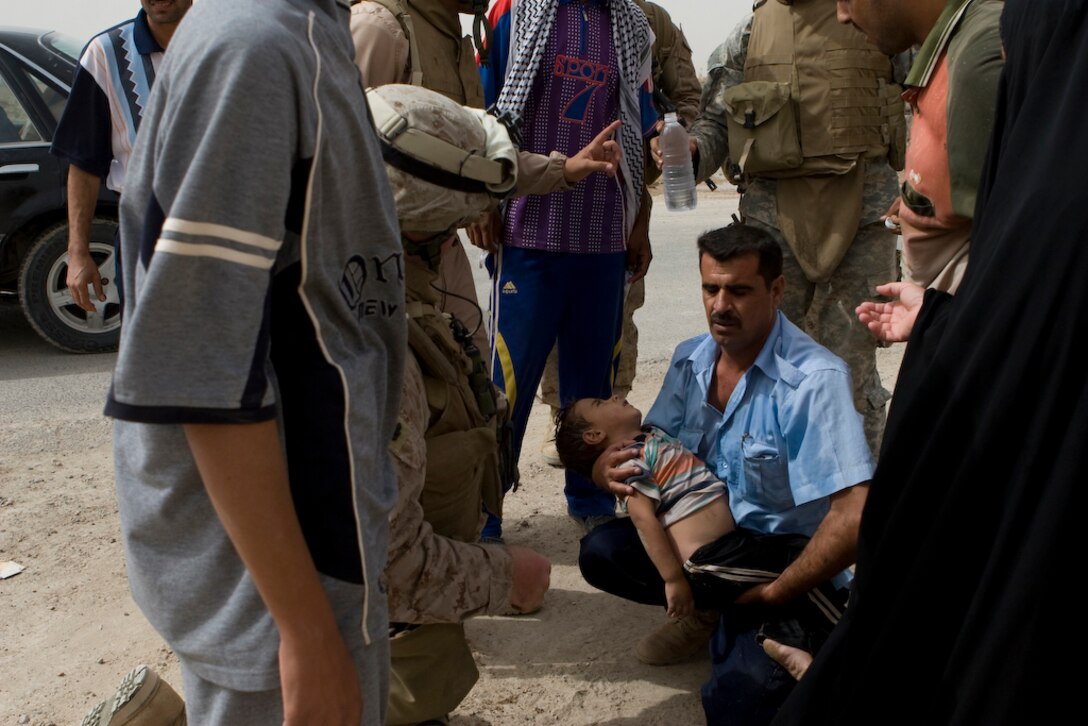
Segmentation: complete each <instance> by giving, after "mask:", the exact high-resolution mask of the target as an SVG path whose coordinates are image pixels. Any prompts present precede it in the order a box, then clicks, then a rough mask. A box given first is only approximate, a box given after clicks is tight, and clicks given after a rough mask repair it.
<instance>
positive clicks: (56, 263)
mask: <svg viewBox="0 0 1088 726" xmlns="http://www.w3.org/2000/svg"><path fill="white" fill-rule="evenodd" d="M116 233H117V222H116V221H114V220H112V219H108V218H105V217H96V218H95V219H94V221H93V222H92V224H91V244H90V246H91V257H92V258H94V260H95V262H96V263H98V265H99V267H100V268H101V271H102V277H103V291H104V292H105V293H106V302H104V303H98V306H99V310H98V311H97V312H95V313H88V312H87V311H85V310H83V309H82V308H81V307H79V306H78V305H76V304H75V303H74V302H73V301H72V297H71V294H70V293H69V292H68V285H67V284H66V282H65V277H66V276H67V274H68V261H67V260H68V224H67V223H66V222H62V223H60V224H56V225H54V226H52V227H49V228H48V229H46V230H45V231H44V232H42V233H41V234H39V235H38V236H37V237H36V238H35V239H34V241H33V242H31V244H30V248H29V251H28V252H27V255H26V257H24V259H23V264H22V267H21V269H20V270H19V301H20V302H21V303H22V305H23V312H24V313H25V314H26V318H27V320H29V321H30V325H31V326H32V327H33V328H34V330H35V331H37V332H38V334H39V335H41V336H42V337H43V338H45V340H47V341H48V342H50V343H52V344H53V345H55V346H56V347H58V348H60V349H61V350H66V351H69V352H72V353H105V352H109V351H114V350H117V344H118V342H119V341H120V339H121V304H120V299H119V296H118V292H117V286H116V284H115V283H114V279H113V278H114V269H113V255H114V242H113V241H114V236H115V235H116ZM96 302H97V301H96Z"/></svg>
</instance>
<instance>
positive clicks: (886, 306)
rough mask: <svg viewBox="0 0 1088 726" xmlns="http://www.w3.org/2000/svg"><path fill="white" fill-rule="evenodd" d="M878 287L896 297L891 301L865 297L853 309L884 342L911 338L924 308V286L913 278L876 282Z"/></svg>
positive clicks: (882, 291) (878, 289) (878, 292)
mask: <svg viewBox="0 0 1088 726" xmlns="http://www.w3.org/2000/svg"><path fill="white" fill-rule="evenodd" d="M876 291H877V294H879V295H884V296H885V297H890V298H893V299H892V300H891V301H890V302H875V301H872V300H866V301H865V302H863V303H862V304H861V305H858V306H857V308H856V309H855V311H854V312H856V313H857V316H858V320H860V321H861V322H862V324H863V325H865V327H867V328H869V332H871V333H872V334H873V335H875V336H876V337H877V338H878V339H879V340H882V341H884V342H885V343H902V342H904V341H906V340H908V339H909V338H910V332H911V330H913V329H914V321H915V320H916V319H917V318H918V311H919V310H920V309H921V308H922V300H923V299H924V296H925V292H926V291H925V289H924V288H922V287H919V286H918V285H915V284H913V283H910V282H888V283H885V284H883V285H877V287H876Z"/></svg>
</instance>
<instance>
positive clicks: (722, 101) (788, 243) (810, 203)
mask: <svg viewBox="0 0 1088 726" xmlns="http://www.w3.org/2000/svg"><path fill="white" fill-rule="evenodd" d="M760 12H762V13H779V14H782V13H789V14H790V15H789V17H790V20H792V23H793V28H794V35H795V37H794V38H792V39H787V40H786V43H787V44H788V43H789V42H791V41H792V42H793V44H794V45H793V47H792V48H791V49H790V51H792V52H793V53H794V57H795V58H796V59H798V60H797V62H795V65H794V67H793V70H792V85H793V86H794V89H793V100H792V101H791V102H790V103H792V104H794V105H795V106H797V107H799V110H798V114H797V117H798V118H797V123H798V126H799V129H798V133H797V135H798V136H799V137H800V142H801V147H802V148H801V152H802V154H803V156H804V157H809V156H810V154H809V153H807V152H808V150H807V149H806V148H805V146H806V143H807V142H808V141H809V138H810V136H814V135H815V134H811V133H810V132H811V126H812V125H816V126H821V125H828V126H830V125H834V124H835V123H836V122H835V121H834V120H832V121H830V122H829V121H827V120H826V117H827V116H829V115H831V114H832V113H833V112H832V111H830V110H828V109H826V108H825V109H822V110H819V109H817V110H813V109H810V108H805V105H806V104H808V103H809V97H808V96H807V95H805V94H804V93H802V94H801V98H800V99H797V97H796V96H797V92H798V85H799V84H798V83H797V79H798V71H797V68H799V67H800V61H801V59H803V58H804V57H805V56H806V53H807V55H808V58H809V59H810V60H811V59H815V60H814V62H815V63H816V64H819V63H822V62H826V61H825V59H827V58H829V57H831V55H832V54H829V53H823V50H824V48H822V47H820V44H828V43H829V41H828V40H827V39H826V38H825V37H823V36H822V34H816V33H812V32H811V26H810V25H809V22H810V20H811V18H813V17H818V18H819V22H821V23H824V24H825V25H824V27H825V28H827V29H829V30H831V31H832V32H838V33H841V34H845V35H846V36H847V38H848V41H847V42H849V35H850V34H856V36H857V37H858V38H859V39H860V40H861V42H860V43H859V42H858V41H854V43H853V44H854V45H855V46H864V45H867V44H866V43H864V38H863V36H861V34H860V33H858V32H857V31H856V30H854V29H853V28H851V27H849V26H838V28H837V29H836V28H835V27H834V26H835V25H836V21H835V3H834V2H832V1H831V0H796V1H795V2H794V3H792V4H789V3H785V2H783V1H782V0H764V2H761V3H756V9H755V12H754V13H753V15H750V16H748V17H747V18H746V19H745V20H743V21H741V22H740V23H739V24H738V25H737V26H736V28H734V30H733V32H732V33H731V34H730V36H729V38H728V39H727V40H726V41H725V42H724V43H723V44H722V45H720V46H719V47H718V48H717V49H716V50H715V51H714V52H713V53H712V54H711V56H710V58H709V60H708V61H707V68H708V80H707V82H706V83H705V84H704V87H703V98H702V104H701V105H702V108H701V111H700V115H699V118H698V120H697V121H696V122H695V123H694V124H693V125H692V128H691V135H692V138H693V139H694V140H695V141H696V142H697V144H698V155H697V161H698V166H697V171H696V176H697V179H698V180H699V181H702V180H704V179H706V178H708V177H710V176H711V175H712V174H714V173H715V172H716V171H717V170H718V168H719V167H723V165H724V167H723V168H724V170H725V172H726V174H727V175H728V176H729V177H730V178H731V179H735V180H736V181H737V182H738V186H739V188H740V191H741V199H740V213H741V215H742V217H743V218H744V221H745V222H747V223H748V224H751V225H754V226H757V227H760V228H762V229H765V230H766V231H768V232H770V233H771V234H772V235H773V236H774V237H775V239H776V240H777V241H778V243H779V244H780V245H781V247H782V250H783V253H784V258H785V259H784V262H783V274H784V275H785V277H786V290H785V294H784V296H783V299H782V303H781V305H780V308H781V310H782V312H784V313H785V314H786V316H787V317H788V318H789V319H790V320H791V321H793V322H794V323H796V324H797V325H798V326H799V327H801V328H802V329H803V330H805V332H807V333H808V334H809V335H811V336H812V337H813V338H814V339H816V340H817V341H818V342H820V343H822V344H823V345H825V346H827V347H828V348H829V349H831V351H832V352H834V353H835V354H836V355H838V356H839V357H841V358H842V359H843V360H845V361H846V362H847V364H848V365H849V366H850V370H851V373H852V375H853V380H854V403H855V405H856V407H857V409H858V412H859V413H860V414H861V415H862V417H863V418H864V425H865V433H866V437H867V439H868V441H869V444H870V446H871V447H872V450H873V453H874V455H875V454H876V453H877V451H878V450H879V446H880V437H881V435H882V433H883V431H884V417H885V406H886V404H887V402H888V400H889V399H890V397H891V394H890V393H889V392H888V391H887V390H886V389H885V388H884V386H883V385H882V383H881V380H880V373H879V371H878V370H877V367H876V347H877V345H878V344H877V341H876V340H875V339H874V338H873V336H872V335H870V334H869V332H868V330H867V329H866V328H865V327H864V326H863V325H861V324H860V323H859V322H858V320H857V318H856V316H855V315H854V312H853V311H854V308H855V307H856V306H857V305H858V303H859V302H861V301H862V300H864V299H868V298H871V297H872V296H873V294H874V292H873V289H874V287H875V286H876V285H878V284H881V283H883V282H886V281H887V280H890V279H894V278H895V276H896V275H895V273H896V261H895V260H896V258H895V239H896V238H895V236H894V235H893V234H891V233H889V232H888V230H887V229H886V228H885V227H884V225H883V224H882V217H883V215H884V214H885V213H886V211H887V209H888V208H889V206H890V205H891V204H892V202H893V201H894V200H895V198H896V197H897V195H898V178H897V175H896V168H901V166H902V162H901V159H902V139H903V134H904V133H905V118H904V116H903V110H902V102H901V101H900V100H898V93H899V92H900V90H901V89H900V88H899V86H898V85H896V84H895V83H893V79H901V78H903V77H904V76H905V72H906V68H908V67H909V62H908V60H907V59H905V58H902V59H901V58H898V57H897V58H896V59H887V57H886V56H883V57H881V56H879V54H878V53H877V52H876V51H875V48H872V49H871V50H866V49H865V48H864V47H855V48H854V49H853V52H854V53H855V54H856V56H855V57H857V58H859V59H860V60H858V61H856V62H857V65H858V66H859V68H860V70H855V69H853V68H840V69H836V70H834V71H832V72H831V73H830V74H828V75H831V76H836V74H837V75H838V76H840V77H844V78H850V79H853V78H864V79H866V81H865V82H870V81H871V83H872V85H873V89H874V92H873V98H872V107H871V108H869V109H866V111H868V112H870V113H872V114H873V115H875V116H876V117H877V118H878V119H879V120H878V121H877V122H876V127H877V130H878V131H879V130H880V129H881V127H882V126H883V127H884V129H883V131H884V132H885V133H886V134H887V143H886V144H885V146H884V148H883V149H881V148H880V146H879V140H878V141H877V144H876V147H875V148H873V145H872V142H871V141H870V145H869V148H868V149H866V150H861V147H862V146H863V145H864V142H862V143H861V144H857V145H856V148H858V149H859V151H858V152H856V153H854V154H853V158H854V160H856V167H855V168H849V167H847V168H846V172H845V173H843V168H835V169H832V170H828V171H830V173H824V174H819V173H816V174H806V173H805V172H804V171H803V169H804V168H807V166H808V165H807V164H806V165H805V166H803V167H802V166H800V165H799V164H798V165H797V166H798V168H797V170H796V171H795V172H791V171H790V170H785V171H783V170H777V171H768V172H766V173H764V172H761V171H754V172H749V173H748V174H745V175H743V176H742V177H741V178H739V179H738V178H737V177H738V171H739V169H738V167H739V166H740V165H741V163H742V158H741V157H744V156H746V155H744V154H742V153H734V154H732V155H731V154H730V142H729V131H728V129H729V124H728V117H729V115H730V113H735V114H737V115H739V116H741V117H742V118H743V114H744V113H745V111H746V110H750V109H751V108H752V106H749V105H746V102H745V101H744V100H742V99H741V98H739V97H737V96H735V95H734V94H736V93H737V91H736V90H734V89H736V88H737V87H738V86H740V85H741V84H743V83H745V81H750V80H753V78H754V79H760V80H763V79H767V78H768V76H769V75H771V74H773V73H782V70H781V68H784V69H785V73H787V74H789V73H791V70H790V66H789V65H785V66H782V67H781V68H780V69H778V70H772V71H771V72H770V74H768V73H767V72H766V71H764V75H759V71H760V70H763V69H766V68H768V67H772V64H771V63H770V62H769V61H767V62H765V63H762V65H761V67H760V68H758V69H757V70H756V71H755V72H753V64H752V62H751V61H752V59H751V58H750V57H749V55H750V53H749V51H750V48H749V46H750V41H751V39H752V29H753V18H754V17H755V14H756V13H760ZM768 25H769V24H768ZM806 30H807V31H809V32H807V33H806V32H805V31H806ZM771 32H772V31H769V30H768V31H765V32H764V37H763V38H761V41H762V43H764V47H767V44H774V43H776V42H778V43H781V39H780V38H779V39H769V40H768V39H767V37H766V36H768V35H769V34H770V33H771ZM836 40H837V39H836ZM831 42H835V41H831ZM806 43H807V45H808V47H807V48H805V47H803V46H804V45H805V44H806ZM774 47H775V48H778V47H781V46H780V45H775V46H774ZM828 47H830V46H829V45H828ZM870 48H871V46H870ZM790 51H787V52H790ZM788 57H789V56H787V58H788ZM779 62H781V60H779ZM746 65H747V66H748V71H747V73H748V75H747V76H746ZM882 65H883V67H882ZM866 66H868V67H866ZM787 79H788V77H787ZM771 80H774V78H773V75H772V77H771ZM802 80H804V79H802ZM789 82H790V80H785V83H789ZM851 82H852V81H850V80H844V81H840V83H841V84H842V85H843V86H848V85H849V84H850V83H851ZM835 83H836V81H835V80H832V81H830V85H831V88H832V89H834V90H832V93H834V92H835V91H836V90H839V89H838V88H836V86H835ZM802 88H803V86H802ZM821 95H825V96H826V95H829V94H821ZM757 105H758V104H757ZM761 113H762V110H761V111H760V112H757V116H758V115H760V114H761ZM821 113H823V114H824V115H823V116H821V115H820V114H821ZM896 115H898V118H896ZM763 120H764V119H763V118H762V117H760V118H759V121H763ZM734 141H735V142H736V141H738V140H734ZM855 143H856V142H855ZM813 145H814V146H815V145H816V144H813ZM755 146H756V148H757V149H758V148H759V142H757V143H756V144H755ZM764 148H766V147H764ZM734 152H737V149H734ZM897 156H898V158H896V157H897ZM743 161H744V162H748V166H749V167H750V168H751V167H755V166H756V165H755V164H754V163H753V161H752V159H751V158H743ZM794 161H795V162H799V161H800V160H799V159H795V160H794ZM808 161H809V159H808V158H806V159H805V162H808ZM889 162H891V163H889ZM893 165H895V167H896V168H893ZM757 168H758V167H757ZM854 220H856V221H854ZM844 230H845V231H844ZM836 237H837V238H838V239H837V241H836V239H835V238H836ZM836 248H837V249H836Z"/></svg>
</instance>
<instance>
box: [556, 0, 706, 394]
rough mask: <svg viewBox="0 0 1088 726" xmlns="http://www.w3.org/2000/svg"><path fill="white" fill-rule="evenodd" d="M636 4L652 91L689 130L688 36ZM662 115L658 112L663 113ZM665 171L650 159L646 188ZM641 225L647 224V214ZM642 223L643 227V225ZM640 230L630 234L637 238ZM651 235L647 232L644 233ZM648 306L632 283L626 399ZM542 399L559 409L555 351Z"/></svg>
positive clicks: (626, 326)
mask: <svg viewBox="0 0 1088 726" xmlns="http://www.w3.org/2000/svg"><path fill="white" fill-rule="evenodd" d="M635 4H636V5H638V6H639V7H640V8H642V10H643V12H644V13H646V19H647V20H649V22H650V28H651V29H653V31H654V36H655V38H654V45H653V49H652V53H653V57H654V65H653V80H654V88H655V89H659V90H661V91H662V92H663V93H664V94H665V96H666V97H667V98H668V99H669V101H671V102H672V103H673V105H675V106H676V113H677V115H679V116H680V117H681V118H682V119H684V120H685V121H686V122H687V123H688V124H689V125H690V124H691V123H692V122H694V121H695V117H696V115H697V114H698V113H699V94H700V92H701V86H700V84H699V78H698V76H697V75H696V73H695V65H694V64H693V63H692V60H691V46H689V45H688V41H687V38H685V37H684V32H683V31H682V30H681V29H680V28H679V27H678V26H677V25H676V24H675V23H673V21H672V17H671V16H670V15H669V13H668V11H666V10H665V9H664V8H663V7H661V6H660V5H657V4H655V3H652V2H646V1H645V0H636V3H635ZM659 110H660V109H659ZM660 174H661V172H660V170H659V169H658V168H657V165H656V164H655V163H654V162H653V161H652V160H651V159H647V161H646V183H647V184H650V183H652V182H653V181H654V180H656V179H657V178H658V177H659V176H660ZM642 203H643V204H645V205H650V204H652V200H651V198H650V195H649V194H648V193H647V194H646V195H645V196H644V197H643V200H642ZM642 220H644V221H645V224H646V225H648V224H649V220H650V217H649V214H646V215H644V217H643V218H642ZM642 220H640V222H641V221H642ZM637 233H638V230H636V231H635V232H633V233H632V234H637ZM642 233H643V234H648V233H649V230H644V231H643V232H642ZM645 302H646V278H645V277H643V278H642V279H641V280H638V281H636V282H634V283H633V284H631V285H630V286H629V287H628V289H627V295H626V296H625V298H624V304H623V336H622V342H621V344H620V359H619V364H618V366H617V369H616V377H615V380H614V381H613V382H612V392H613V393H614V394H617V395H620V396H627V394H629V393H630V392H631V386H632V384H633V383H634V380H635V372H636V367H637V365H638V327H637V326H636V325H635V317H634V316H635V311H636V310H638V309H639V308H641V307H642V305H643V303H645ZM540 397H541V398H542V399H543V400H544V402H545V403H547V404H548V405H549V406H551V407H552V408H553V409H555V408H559V405H560V401H559V376H558V368H557V359H556V354H555V349H554V348H553V349H552V352H551V354H550V355H549V356H548V362H547V363H546V364H545V366H544V375H543V376H542V377H541V379H540Z"/></svg>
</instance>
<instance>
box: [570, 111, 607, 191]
mask: <svg viewBox="0 0 1088 726" xmlns="http://www.w3.org/2000/svg"><path fill="white" fill-rule="evenodd" d="M619 127H620V122H619V121H613V122H612V123H610V124H608V126H606V127H605V128H604V130H603V131H601V133H599V134H597V136H596V138H594V139H593V141H590V142H589V143H588V144H586V145H585V147H584V148H582V150H581V151H579V152H578V153H577V154H575V155H574V156H572V157H570V158H568V159H567V161H566V163H565V164H563V178H564V179H566V181H567V184H575V183H577V182H580V181H582V180H583V179H585V178H586V177H587V176H589V175H590V174H592V173H593V172H596V171H603V172H604V173H605V174H608V175H609V176H615V175H616V170H617V169H619V168H620V145H619V143H618V142H617V141H616V140H615V139H614V138H613V137H614V136H615V134H616V129H618V128H619Z"/></svg>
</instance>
